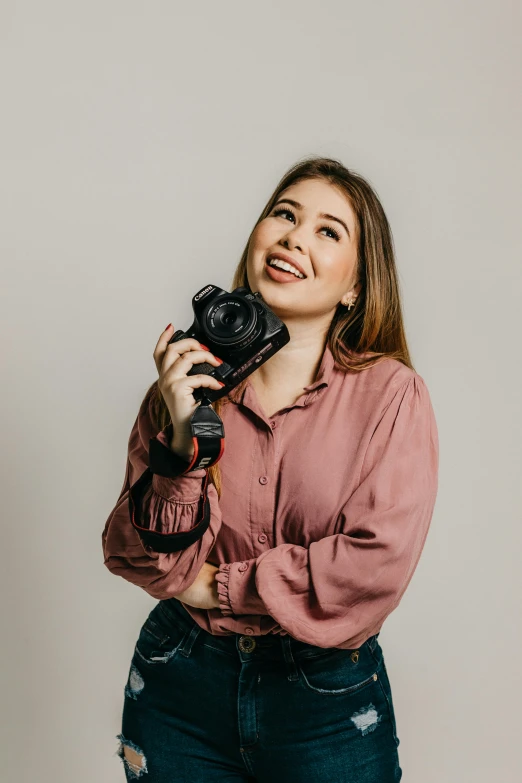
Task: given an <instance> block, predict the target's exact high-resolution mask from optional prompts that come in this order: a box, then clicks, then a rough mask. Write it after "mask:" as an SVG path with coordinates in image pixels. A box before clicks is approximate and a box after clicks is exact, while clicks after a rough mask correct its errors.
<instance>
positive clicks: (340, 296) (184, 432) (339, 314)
mask: <svg viewBox="0 0 522 783" xmlns="http://www.w3.org/2000/svg"><path fill="white" fill-rule="evenodd" d="M276 256H277V257H278V258H279V259H280V260H279V261H277V260H275V257H276ZM269 257H270V262H269V263H267V259H269ZM281 260H283V263H281ZM284 260H286V262H288V263H286V264H285V262H284ZM288 264H289V265H290V266H289V265H288ZM276 267H277V268H276ZM240 285H245V286H248V287H249V288H250V289H251V290H252V291H259V292H260V293H261V295H262V297H263V299H264V300H265V302H266V303H267V305H268V306H269V307H270V309H271V310H273V311H274V312H275V314H276V315H277V316H278V317H279V318H281V319H282V320H283V321H284V323H285V324H286V326H287V327H288V330H289V333H290V338H291V339H290V342H289V343H288V344H287V345H285V346H284V347H283V348H282V349H281V350H279V352H278V353H276V354H275V355H274V356H272V357H271V358H270V359H269V360H268V361H267V362H266V363H265V364H263V365H262V366H261V367H259V368H258V369H257V370H256V371H255V372H254V373H253V374H252V375H250V376H249V377H248V378H247V379H245V381H243V383H242V384H241V385H240V386H238V387H236V388H235V389H233V390H232V391H231V392H230V393H229V395H227V396H226V397H223V398H221V399H220V400H218V401H217V402H216V403H214V405H213V407H214V410H216V412H218V413H219V415H220V416H221V418H222V419H223V423H224V427H225V432H226V448H225V451H224V453H223V455H222V458H221V459H220V460H219V462H218V463H216V464H215V465H213V466H212V467H210V468H208V469H198V470H195V471H193V472H190V473H186V474H183V475H177V476H174V477H165V476H162V475H159V474H158V473H156V472H154V471H153V472H152V476H151V480H150V482H149V483H148V485H147V486H146V489H145V491H144V492H143V494H142V498H141V502H140V514H141V519H142V524H143V520H145V524H146V526H147V527H148V528H150V529H151V530H153V531H157V532H161V533H162V534H164V535H166V536H168V535H169V534H170V535H175V534H176V533H177V532H180V531H187V530H190V529H191V528H193V527H194V526H195V525H196V524H197V523H198V522H199V521H200V515H201V507H202V503H203V506H204V503H205V500H207V501H208V503H207V507H208V504H209V506H210V523H209V525H208V528H207V529H206V530H205V532H204V534H203V535H202V536H201V537H200V538H199V539H198V540H197V541H196V542H195V543H192V544H191V546H188V547H187V548H186V549H183V550H182V551H174V552H170V553H165V552H157V551H154V549H153V548H152V547H151V546H150V545H148V544H146V543H145V542H144V540H143V539H142V536H141V535H140V532H139V529H138V527H137V526H136V523H135V520H134V519H133V518H132V517H133V514H131V512H130V504H129V493H130V494H132V487H133V485H134V484H135V482H137V480H138V479H139V478H140V476H143V474H144V471H145V470H146V469H147V468H148V466H149V461H148V448H149V443H150V442H152V441H154V440H156V441H157V442H159V443H161V444H162V447H163V448H165V449H169V450H170V452H173V453H174V454H176V455H177V456H178V458H182V459H183V460H185V461H186V462H184V463H183V464H188V463H190V460H191V456H192V453H193V452H192V450H191V440H190V432H189V427H188V422H189V419H190V416H191V415H192V413H193V411H194V410H195V408H196V405H197V403H196V402H195V400H194V397H193V396H192V391H193V390H194V389H195V388H197V387H200V386H206V387H208V388H216V389H217V388H220V387H219V385H218V381H217V380H215V379H214V378H212V377H211V376H205V375H194V376H187V372H188V370H189V369H190V368H191V367H192V365H193V364H197V363H200V362H202V361H204V360H206V361H208V362H210V363H211V364H212V363H213V364H214V366H216V367H217V366H218V365H219V362H220V359H219V357H214V356H212V355H211V354H210V353H209V351H208V350H207V349H206V348H205V346H201V345H200V344H198V343H197V342H196V340H194V339H192V338H190V339H189V338H187V339H184V340H182V341H179V342H176V343H173V344H171V345H168V341H169V339H170V338H171V336H172V334H173V327H172V325H171V324H169V326H168V328H167V329H166V330H165V331H164V332H163V334H162V335H161V336H160V338H159V340H158V343H157V345H156V349H155V351H154V359H155V363H156V367H157V370H158V376H159V377H158V380H157V381H156V382H155V383H154V384H153V385H152V386H151V388H150V389H149V390H148V392H147V394H146V395H145V398H144V400H143V403H142V405H141V407H140V411H139V413H138V417H137V419H136V422H135V424H134V427H133V429H132V432H131V435H130V439H129V450H128V461H127V474H126V477H125V482H124V486H123V488H122V491H121V494H120V497H119V499H118V502H117V504H116V506H115V508H114V509H113V511H112V512H111V514H110V516H109V519H108V520H107V523H106V526H105V529H104V532H103V549H104V556H105V565H106V566H107V568H109V570H110V571H112V572H113V573H115V574H119V575H120V576H123V577H124V578H125V579H127V580H128V581H130V582H132V583H134V584H136V585H138V586H140V587H142V588H143V589H144V590H145V591H146V592H148V593H149V594H150V595H151V596H153V597H154V598H156V599H159V603H158V604H157V605H156V606H155V607H154V609H153V610H152V612H151V613H150V615H149V617H148V619H147V621H146V622H145V624H144V625H143V627H142V629H141V631H140V634H139V638H138V641H137V644H136V648H135V651H134V655H133V659H132V663H131V667H130V672H129V676H128V679H127V683H126V686H125V700H124V709H123V726H122V733H121V734H120V735H119V737H118V738H119V740H120V745H119V750H118V754H119V755H120V757H121V758H122V760H123V762H124V768H125V772H126V775H127V779H128V780H135V779H136V778H139V777H141V776H142V775H144V774H146V775H147V780H148V781H150V783H156V782H157V783H166V782H167V781H174V780H176V781H193V780H195V781H203V780H205V781H207V780H208V781H211V780H212V781H260V783H265V782H266V781H269V782H270V783H279V781H285V783H294V782H295V783H308V782H309V783H317V781H323V780H330V779H336V780H340V781H351V783H358V782H359V781H360V782H361V783H362V781H364V782H365V783H391V782H392V781H394V782H395V781H399V780H400V779H401V776H402V771H401V768H400V766H399V759H398V745H399V739H398V736H397V727H396V722H395V715H394V710H393V701H392V694H391V689H390V683H389V679H388V676H387V672H386V666H385V662H384V657H383V652H382V648H381V646H380V644H379V642H378V636H379V632H380V629H381V627H382V624H383V622H384V620H385V618H386V617H387V616H388V615H389V614H390V612H392V611H393V609H394V608H395V607H396V606H397V605H398V603H399V601H400V599H401V597H402V595H403V593H404V591H405V589H406V587H407V585H408V583H409V581H410V579H411V577H412V575H413V572H414V569H415V567H416V565H417V562H418V560H419V557H420V554H421V550H422V547H423V544H424V541H425V538H426V535H427V532H428V528H429V524H430V521H431V517H432V512H433V508H434V504H435V497H436V493H437V474H438V436H437V428H436V423H435V419H434V414H433V409H432V406H431V401H430V397H429V394H428V390H427V388H426V385H425V383H424V381H423V379H422V378H421V377H420V376H419V375H418V374H417V373H416V372H415V370H414V369H413V367H412V363H411V361H410V356H409V352H408V348H407V344H406V339H405V334H404V327H403V320H402V314H401V305H400V297H399V290H398V282H397V270H396V266H395V260H394V251H393V243H392V236H391V231H390V228H389V225H388V221H387V219H386V216H385V214H384V211H383V208H382V206H381V204H380V202H379V200H378V198H377V195H376V194H375V192H374V191H373V189H372V188H371V186H370V185H369V184H368V182H367V181H366V180H365V179H363V178H362V177H361V176H359V175H357V174H355V173H354V172H352V171H349V170H348V169H346V168H345V167H344V166H343V165H342V164H341V163H340V162H338V161H336V160H332V159H325V158H312V159H308V160H305V161H304V162H301V163H299V164H297V165H295V166H294V167H293V168H291V169H290V170H289V171H288V172H287V174H286V175H285V176H284V177H283V178H282V180H281V181H280V183H279V184H278V186H277V187H276V189H275V191H274V193H273V195H272V196H271V198H270V199H269V201H268V203H267V205H266V207H265V208H264V210H263V212H262V213H261V216H260V218H259V220H258V221H257V223H256V225H255V227H254V229H253V231H252V233H251V235H250V237H249V240H248V242H247V245H246V248H245V250H244V252H243V255H242V258H241V261H240V263H239V266H238V268H237V270H236V273H235V275H234V279H233V281H232V285H231V288H235V287H237V286H240ZM187 293H188V292H187ZM179 326H181V325H180V324H178V325H177V327H179ZM209 479H210V481H209Z"/></svg>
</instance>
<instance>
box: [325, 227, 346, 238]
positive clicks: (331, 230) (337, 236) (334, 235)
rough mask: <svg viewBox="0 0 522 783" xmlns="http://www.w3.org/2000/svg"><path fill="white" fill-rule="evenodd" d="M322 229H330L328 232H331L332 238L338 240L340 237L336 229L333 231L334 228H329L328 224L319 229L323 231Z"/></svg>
mask: <svg viewBox="0 0 522 783" xmlns="http://www.w3.org/2000/svg"><path fill="white" fill-rule="evenodd" d="M323 230H324V231H330V233H331V234H333V238H334V239H337V240H339V239H340V238H341V237H340V236H339V234H338V233H337V231H334V229H333V228H330V226H323V228H322V229H321V231H323Z"/></svg>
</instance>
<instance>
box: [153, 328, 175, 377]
mask: <svg viewBox="0 0 522 783" xmlns="http://www.w3.org/2000/svg"><path fill="white" fill-rule="evenodd" d="M173 334H174V330H173V329H172V324H169V325H168V326H167V328H166V329H164V330H163V332H162V333H161V334H160V338H159V340H158V342H157V343H156V347H155V349H154V353H153V354H152V355H153V356H154V362H155V364H156V369H157V371H158V374H159V373H160V372H161V363H162V362H163V357H164V356H165V351H166V348H167V344H168V341H169V340H170V338H171V337H172V335H173Z"/></svg>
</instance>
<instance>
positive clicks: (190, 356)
mask: <svg viewBox="0 0 522 783" xmlns="http://www.w3.org/2000/svg"><path fill="white" fill-rule="evenodd" d="M173 334H174V332H173V330H172V326H171V325H170V324H169V327H168V328H167V329H165V331H164V332H163V334H162V335H161V337H160V338H159V340H158V343H157V345H156V348H155V349H154V354H153V355H154V362H155V364H156V369H157V370H158V374H159V378H158V388H159V390H160V392H161V396H162V397H163V399H164V400H165V404H166V406H167V408H168V409H169V413H170V417H171V419H172V428H173V439H172V443H171V444H170V447H171V449H172V451H175V452H176V453H177V454H178V455H179V456H180V457H184V458H185V459H189V460H190V459H192V456H193V454H194V443H193V441H192V434H191V430H190V424H189V422H190V418H191V416H192V414H193V413H194V411H195V410H196V408H197V407H198V405H199V403H198V402H196V400H195V399H194V396H193V394H192V392H193V391H194V389H197V388H199V387H201V386H204V387H206V388H208V389H222V388H223V386H224V384H223V383H221V381H218V380H217V378H214V377H213V376H212V375H205V374H204V373H203V374H201V375H187V373H188V371H189V370H191V369H192V367H193V365H194V364H202V363H203V362H209V364H213V365H214V366H215V367H219V365H220V364H222V361H221V359H217V358H216V357H215V356H214V355H213V354H212V353H210V352H209V351H206V350H203V349H202V347H201V344H200V343H198V341H197V340H195V339H194V338H193V337H186V338H185V339H183V340H178V342H175V343H171V344H170V345H169V344H168V343H169V340H170V339H171V337H172V335H173Z"/></svg>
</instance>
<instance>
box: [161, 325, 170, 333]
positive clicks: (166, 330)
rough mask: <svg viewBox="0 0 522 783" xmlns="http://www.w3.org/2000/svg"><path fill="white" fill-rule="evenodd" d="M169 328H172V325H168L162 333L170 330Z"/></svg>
mask: <svg viewBox="0 0 522 783" xmlns="http://www.w3.org/2000/svg"><path fill="white" fill-rule="evenodd" d="M171 326H172V324H168V325H167V326H166V327H165V329H164V330H163V331H164V332H166V331H167V329H170V327H171Z"/></svg>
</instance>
